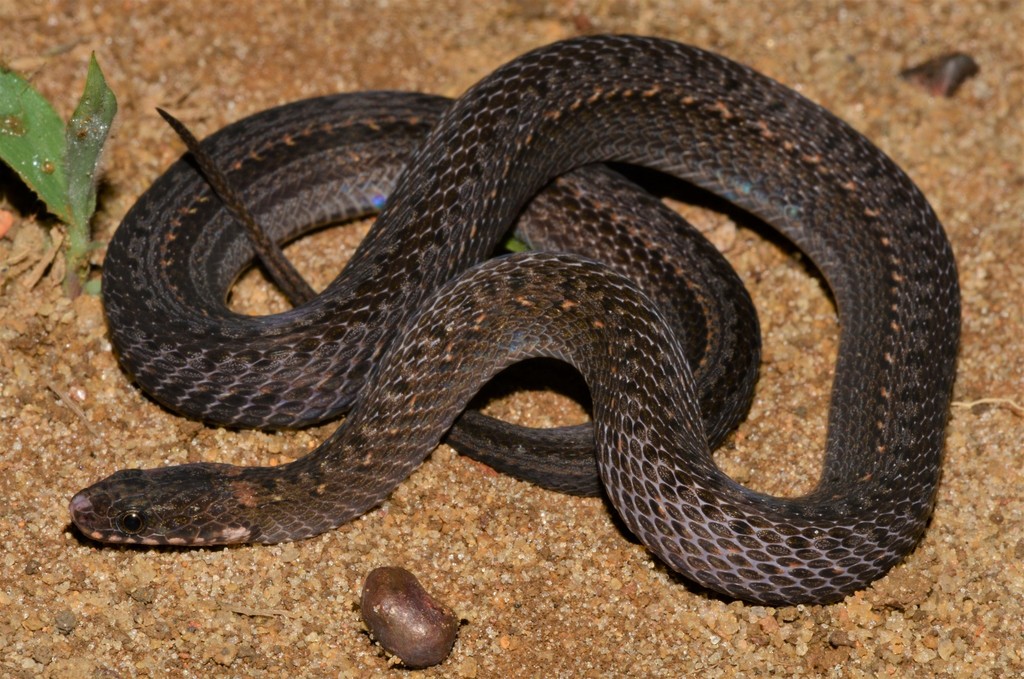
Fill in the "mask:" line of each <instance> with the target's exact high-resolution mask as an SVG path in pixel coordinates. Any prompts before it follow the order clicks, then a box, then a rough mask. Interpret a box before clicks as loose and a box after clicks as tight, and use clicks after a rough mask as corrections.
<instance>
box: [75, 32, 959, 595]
mask: <svg viewBox="0 0 1024 679" xmlns="http://www.w3.org/2000/svg"><path fill="white" fill-rule="evenodd" d="M595 162H621V163H627V164H636V165H641V166H646V167H649V168H652V169H655V170H660V171H662V172H666V173H668V174H671V175H675V176H676V177H678V178H680V179H683V180H685V181H689V182H692V183H694V184H696V185H698V186H701V187H703V188H705V189H707V190H710V191H712V192H715V193H717V194H719V195H721V196H723V197H724V198H726V199H728V200H730V201H732V202H734V203H735V204H736V205H738V206H740V207H742V208H743V209H745V210H748V211H750V212H752V213H753V214H755V215H757V216H759V217H761V218H762V219H764V220H765V221H766V222H768V223H769V224H771V225H772V226H773V227H775V228H776V229H778V230H779V231H780V232H781V233H782V234H783V235H785V236H786V237H787V238H789V239H790V240H791V241H793V242H794V243H795V244H796V245H797V247H799V248H800V249H801V250H802V251H803V252H804V253H805V254H806V255H807V256H808V257H809V258H810V259H811V260H812V261H813V262H814V263H815V264H816V265H817V267H818V269H819V270H820V271H821V273H822V275H823V276H824V277H825V279H826V281H827V282H828V284H829V286H830V288H831V290H832V293H833V295H834V297H835V300H836V305H837V308H838V312H839V318H840V325H841V330H840V346H839V355H838V359H837V366H836V373H835V379H834V382H833V391H832V397H831V405H830V412H829V422H828V437H827V441H826V450H825V456H824V467H823V471H822V475H821V478H820V480H819V482H818V484H817V486H816V487H815V489H814V490H813V491H811V492H810V493H808V494H807V495H805V496H802V497H798V498H776V497H771V496H767V495H764V494H761V493H757V492H754V491H751V490H750V489H747V488H745V487H743V486H741V485H739V484H737V483H736V482H735V481H733V480H732V479H730V478H729V477H728V476H726V475H725V474H724V473H722V472H721V471H720V470H719V469H718V467H717V466H716V465H715V464H714V461H713V459H712V457H711V454H710V449H709V446H708V442H707V437H706V434H705V427H704V423H703V421H702V419H701V417H702V416H701V411H700V404H699V403H698V401H697V397H696V386H695V383H694V381H693V375H692V373H691V371H690V369H689V367H688V365H687V362H686V358H685V354H684V351H683V350H682V348H681V346H680V340H679V339H678V338H675V337H674V336H673V335H672V334H671V331H670V330H669V329H668V328H667V321H666V319H665V316H664V314H663V312H662V311H661V310H660V309H659V308H658V307H657V306H656V305H655V304H654V303H652V302H651V301H650V299H649V297H648V296H647V295H646V294H644V293H643V292H642V291H639V290H638V289H637V288H636V285H635V284H634V283H632V282H631V281H630V280H628V279H626V278H623V277H622V276H620V275H618V274H616V273H613V272H609V271H607V269H606V268H604V267H602V266H599V265H596V264H595V263H593V262H590V261H588V260H586V259H584V258H580V257H579V256H577V255H559V254H546V253H528V254H523V255H516V256H511V257H506V258H501V259H499V260H494V261H490V262H485V263H483V264H479V265H476V266H475V267H473V268H472V269H470V270H469V271H468V272H466V273H464V274H462V275H461V276H458V277H456V278H455V279H454V280H434V276H433V275H432V272H433V271H434V270H435V269H434V267H435V266H437V265H438V264H439V262H440V261H441V260H442V259H444V257H445V254H444V253H445V252H446V250H447V249H451V248H457V249H459V250H460V251H461V250H465V251H474V252H475V253H476V255H475V258H476V259H483V258H484V256H485V255H486V251H487V250H488V248H487V247H485V246H482V245H480V244H479V243H478V242H477V241H476V240H474V238H475V236H477V235H478V234H481V233H488V234H490V233H501V232H503V231H504V230H505V229H506V228H507V227H508V226H509V225H510V224H511V222H512V221H513V220H514V219H515V218H516V215H517V214H518V213H519V211H520V209H521V208H522V206H523V205H524V204H525V202H526V201H527V200H528V199H529V198H530V197H531V196H533V195H534V194H536V193H537V191H538V190H540V189H541V188H542V187H543V186H545V185H546V184H547V183H548V182H549V181H550V180H551V179H552V178H553V177H556V176H558V175H560V174H563V173H565V172H567V171H569V170H571V169H573V168H576V167H580V166H582V165H585V164H589V163H595ZM425 224H426V225H430V226H431V227H432V228H433V227H435V226H437V227H439V228H440V229H441V231H442V232H443V233H444V234H445V235H446V238H445V239H443V240H444V242H439V241H441V240H442V239H436V240H435V239H433V238H432V237H430V236H422V237H419V238H418V241H417V242H418V243H419V244H422V245H423V246H424V249H423V251H422V252H418V255H417V256H418V257H419V258H420V264H421V266H420V267H419V273H418V275H417V276H415V281H414V283H415V284H416V285H426V286H427V287H428V288H430V289H431V290H434V291H435V292H432V293H431V294H430V295H428V296H427V298H426V301H425V303H424V304H422V305H421V306H419V307H418V308H417V309H416V310H415V311H414V312H412V314H411V315H410V316H409V317H407V318H406V320H405V321H404V322H403V324H402V330H401V331H400V332H399V333H397V336H396V339H395V340H394V341H393V342H391V343H390V344H388V346H387V347H386V348H385V349H383V350H382V351H381V352H380V354H379V360H378V356H375V357H374V360H373V361H372V363H371V364H370V365H367V366H366V367H365V370H366V373H367V374H368V380H367V382H366V386H365V388H364V389H363V390H362V391H361V392H360V393H359V397H358V399H357V401H356V403H355V405H354V408H353V410H352V412H351V413H350V415H349V417H348V418H347V419H346V421H345V423H344V424H343V425H342V426H341V427H340V428H339V429H338V430H337V431H336V433H335V434H334V435H333V436H332V437H331V438H330V439H329V440H328V441H326V442H325V443H324V444H323V445H322V446H321V447H320V448H318V449H317V450H316V451H314V452H313V453H311V454H310V455H308V456H306V457H304V458H301V459H299V460H297V461H295V462H294V463H291V464H289V465H284V466H282V467H276V468H262V467H235V466H230V465H220V464H209V463H199V464H190V465H181V466H177V467H168V468H161V469H152V470H126V471H121V472H117V473H115V474H114V475H112V476H110V477H108V478H107V479H105V480H103V481H101V482H99V483H97V484H95V485H94V486H92V487H90V488H88V489H86V490H84V491H81V492H80V493H79V494H77V495H76V496H75V497H74V498H73V499H72V502H71V512H72V518H73V520H74V521H75V523H76V524H77V525H78V526H79V528H81V529H82V531H83V533H84V534H85V535H87V536H90V537H92V538H95V539H98V540H105V541H111V542H138V543H145V544H221V543H229V542H280V541H284V540H295V539H299V538H303V537H308V536H311V535H316V534H318V533H321V532H323V531H325V530H328V529H330V528H332V527H334V526H337V525H340V524H341V523H344V522H345V521H348V520H350V519H352V518H354V517H355V516H358V515H360V514H361V513H363V512H365V511H367V510H368V509H370V508H372V507H373V506H375V505H377V504H379V503H380V502H381V501H383V499H384V498H386V497H387V495H388V494H389V493H390V492H391V490H392V489H393V488H394V487H395V486H396V485H397V484H398V483H400V482H401V481H402V479H404V478H405V477H406V476H407V475H408V474H409V473H411V471H412V470H413V469H414V468H415V467H416V466H417V465H419V464H420V462H421V461H422V460H423V458H424V457H425V456H426V455H427V454H429V452H430V450H431V449H432V448H433V447H434V446H435V445H436V444H437V442H438V441H439V440H440V438H441V437H442V436H443V434H444V432H445V431H446V430H447V428H448V427H450V426H451V424H452V423H453V422H454V420H455V418H456V417H457V415H458V414H459V412H461V410H462V409H463V408H464V407H465V405H466V402H467V401H468V400H469V398H471V396H472V394H474V393H475V392H476V390H477V389H478V388H479V387H480V385H482V384H483V383H484V382H486V381H487V380H488V379H489V378H490V377H491V376H492V375H494V374H495V373H496V372H497V371H498V370H500V369H502V368H503V367H505V366H507V365H509V364H511V363H514V362H516V361H519V360H523V359H525V358H528V357H532V356H538V355H540V356H550V357H554V358H559V359H562V360H565V361H567V362H569V363H570V364H572V365H574V366H575V367H576V368H577V369H578V370H579V371H580V373H581V374H582V375H583V377H584V379H585V381H586V382H587V385H588V387H589V388H590V390H591V397H592V399H593V419H594V438H595V444H596V449H597V460H598V468H599V471H600V477H601V481H602V483H603V484H604V488H605V491H606V492H607V494H608V497H609V499H610V501H611V503H612V504H613V505H614V507H615V508H616V510H617V511H618V512H619V514H620V516H621V517H622V519H623V521H624V523H625V524H626V525H627V526H628V528H629V529H630V530H631V531H632V532H633V533H634V534H635V535H636V536H637V537H638V538H639V539H640V540H641V541H642V542H643V544H644V545H646V546H647V548H648V549H650V550H651V551H652V552H653V553H654V554H655V555H657V556H658V557H659V558H660V559H661V560H663V561H664V562H665V563H667V564H668V565H669V566H671V567H672V568H673V569H674V570H677V571H678V572H680V573H682V574H684V575H686V576H687V577H689V578H691V579H692V580H694V581H696V582H698V583H700V584H702V585H704V586H706V587H709V588H711V589H714V590H716V591H719V592H722V593H724V594H726V595H728V596H732V597H736V598H741V599H745V600H748V601H753V602H759V603H766V604H786V603H801V602H807V603H824V602H830V601H835V600H838V599H840V598H841V597H842V596H844V595H845V594H848V593H850V592H852V591H855V590H857V589H860V588H862V587H864V586H865V585H867V584H868V583H870V582H871V581H873V580H874V579H876V578H878V577H880V576H881V575H882V574H884V573H885V572H886V571H887V570H888V569H889V568H891V567H892V566H893V565H894V564H895V563H897V562H898V561H899V560H900V559H902V558H903V557H904V556H905V555H906V554H908V553H909V552H910V551H911V550H912V549H913V548H914V546H915V545H916V543H917V542H918V541H919V539H920V537H921V535H922V534H923V531H924V528H925V525H926V523H927V521H928V518H929V516H930V514H931V509H932V506H933V503H934V498H935V493H936V488H937V485H938V481H939V476H940V470H941V460H942V442H943V433H944V428H945V422H946V415H947V408H948V401H949V396H950V391H951V386H952V381H953V376H954V371H955V358H956V350H957V344H958V339H959V289H958V283H957V274H956V267H955V263H954V259H953V255H952V251H951V248H950V246H949V243H948V241H947V239H946V236H945V234H944V232H943V229H942V226H941V224H940V223H939V221H938V219H937V218H936V216H935V214H934V212H933V211H932V209H931V207H930V206H929V205H928V203H927V201H926V200H925V198H924V197H923V195H922V194H921V192H920V191H919V190H918V189H917V188H916V187H915V186H914V184H913V183H912V182H911V181H910V179H909V178H908V177H907V176H906V175H905V174H904V173H903V172H902V171H901V170H900V169H899V168H898V167H897V166H896V165H895V164H894V163H893V162H892V161H891V160H890V159H889V158H888V157H887V156H885V154H884V153H882V152H881V151H880V150H878V149H877V148H876V147H874V146H873V145H872V144H871V143H870V142H869V141H867V140H866V139H865V138H864V137H862V136H861V135H860V134H858V133H857V132H856V131H854V130H853V129H852V128H850V127H849V126H848V125H846V124H845V123H843V122H842V121H840V120H838V119H837V118H835V117H834V116H833V115H831V114H830V113H828V112H827V111H825V110H824V109H822V108H821V107H819V106H817V105H815V104H813V103H812V102H809V101H807V100H806V99H804V98H803V97H801V96H800V95H798V94H796V93H795V92H793V91H792V90H789V89H787V88H785V87H784V86H782V85H779V84H778V83H776V82H774V81H772V80H770V79H768V78H766V77H764V76H762V75H760V74H758V73H756V72H754V71H752V70H750V69H748V68H746V67H743V66H741V65H738V64H736V63H734V62H732V61H729V60H727V59H725V58H723V57H720V56H717V55H714V54H711V53H708V52H705V51H702V50H699V49H697V48H693V47H689V46H686V45H682V44H679V43H675V42H671V41H667V40H659V39H654V38H638V37H630V36H593V37H587V38H580V39H575V40H569V41H565V42H561V43H556V44H554V45H550V46H548V47H544V48H540V49H538V50H535V51H533V52H530V53H528V54H526V55H524V56H522V57H520V58H518V59H516V60H514V61H512V62H510V63H509V64H507V65H505V66H503V67H502V68H500V69H498V70H497V71H495V72H494V73H493V74H492V75H490V76H488V77H487V78H485V79H484V80H483V81H481V82H480V83H478V84H477V85H476V86H474V87H473V88H472V89H471V90H470V91H469V92H467V93H466V95H464V96H463V97H462V98H460V99H459V100H457V101H456V102H455V103H454V104H453V105H452V106H451V107H450V108H448V109H447V110H446V111H445V113H444V114H443V116H442V118H441V120H440V121H439V123H438V124H437V125H436V126H435V127H434V128H433V129H432V130H431V132H430V134H429V136H428V137H427V139H426V141H425V142H424V143H423V144H422V146H420V147H419V149H418V150H417V151H416V152H415V154H414V155H413V157H412V160H411V161H410V162H409V165H408V167H407V168H406V170H405V171H404V172H403V174H402V175H401V176H400V177H399V179H398V181H397V184H396V187H395V191H394V194H393V195H392V196H391V198H390V199H389V201H388V203H387V205H386V206H385V207H384V209H383V211H382V213H381V215H380V218H379V219H378V223H377V224H376V225H375V228H374V231H373V232H371V234H370V236H368V238H367V240H368V241H369V242H370V243H371V248H368V249H366V250H365V251H364V249H363V248H360V251H359V252H357V253H356V256H355V257H354V258H353V262H351V263H350V265H349V266H350V267H351V266H352V265H353V263H354V264H356V265H357V266H365V267H369V268H370V269H371V270H373V271H383V270H384V268H385V265H387V264H389V263H390V262H391V261H392V260H400V259H401V258H402V256H403V255H402V252H401V251H400V250H399V249H398V248H397V246H396V245H395V243H396V242H398V241H397V240H396V239H394V238H393V237H392V236H391V235H390V234H394V233H408V232H409V231H410V229H412V228H413V225H415V227H416V232H417V233H420V232H423V227H424V225H425ZM426 233H428V234H430V233H434V232H433V231H430V230H427V231H426ZM377 245H379V246H380V249H379V250H377V251H376V252H374V251H373V249H372V247H373V246H377ZM360 253H362V254H360ZM367 253H369V254H367ZM360 287H361V288H366V289H365V290H357V292H368V293H371V294H372V290H370V289H369V288H368V287H367V286H366V285H365V284H363V285H362V286H360ZM343 288H344V285H343V284H340V283H337V282H336V284H332V285H331V286H329V287H328V289H327V290H326V291H325V293H324V294H321V295H320V296H319V297H317V298H316V299H315V300H314V302H313V303H311V304H313V305H316V304H318V303H319V304H320V305H324V306H327V305H329V300H330V299H331V298H332V296H333V295H336V294H338V292H339V291H340V290H342V289H343ZM318 300H319V302H318ZM327 315H328V314H326V313H325V314H323V315H322V316H321V318H320V319H319V320H324V319H325V318H326V317H327Z"/></svg>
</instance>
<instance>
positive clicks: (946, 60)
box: [900, 52, 979, 97]
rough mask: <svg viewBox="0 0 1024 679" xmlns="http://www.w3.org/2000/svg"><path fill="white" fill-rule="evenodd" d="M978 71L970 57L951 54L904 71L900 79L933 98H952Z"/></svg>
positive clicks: (961, 53)
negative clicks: (917, 87)
mask: <svg viewBox="0 0 1024 679" xmlns="http://www.w3.org/2000/svg"><path fill="white" fill-rule="evenodd" d="M978 70H979V69H978V63H977V62H976V61H974V59H972V58H971V57H970V55H967V54H964V53H963V52H953V53H952V54H944V55H942V56H940V57H935V58H934V59H929V60H928V61H926V62H924V63H923V64H921V65H919V66H913V67H911V68H908V69H904V70H902V71H900V77H901V78H903V79H904V80H906V81H907V82H911V83H914V84H915V85H919V86H921V87H923V88H924V89H925V90H926V91H927V92H928V93H929V94H931V95H932V96H933V97H939V96H942V97H952V96H953V95H954V94H955V93H956V91H957V89H958V88H959V87H960V85H962V84H963V82H964V81H965V80H967V79H968V78H970V77H971V76H975V75H977V74H978Z"/></svg>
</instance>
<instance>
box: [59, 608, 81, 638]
mask: <svg viewBox="0 0 1024 679" xmlns="http://www.w3.org/2000/svg"><path fill="white" fill-rule="evenodd" d="M53 622H54V624H55V625H56V626H57V631H58V632H60V633H61V634H63V635H64V636H67V635H69V634H71V633H72V632H73V631H75V627H76V626H77V625H78V618H76V617H75V614H74V613H72V612H71V611H69V610H66V609H65V610H63V611H57V614H56V615H54V616H53Z"/></svg>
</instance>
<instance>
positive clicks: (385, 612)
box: [360, 567, 458, 669]
mask: <svg viewBox="0 0 1024 679" xmlns="http://www.w3.org/2000/svg"><path fill="white" fill-rule="evenodd" d="M360 611H361V612H362V616H363V621H364V622H365V623H366V626H367V627H368V628H369V630H370V634H372V635H373V638H374V639H376V640H377V641H378V642H379V643H380V645H381V646H382V647H383V648H384V650H386V651H387V652H389V653H392V654H394V655H396V656H398V657H399V658H400V659H401V661H402V662H403V663H404V664H405V666H406V667H408V668H410V669H420V668H424V667H430V666H431V665H437V664H438V663H440V662H442V661H443V660H444V659H445V658H447V657H448V654H449V653H451V651H452V646H453V645H454V644H455V633H456V632H457V631H458V620H457V619H456V618H455V616H454V615H453V614H452V613H451V611H449V610H448V609H447V608H446V607H445V606H444V605H443V604H441V603H440V602H438V601H437V600H436V599H434V598H433V597H432V596H430V595H429V594H428V593H427V591H426V590H425V589H423V586H422V585H420V583H419V581H418V580H417V579H416V576H415V575H413V574H412V573H410V572H409V571H407V570H405V569H404V568H388V567H385V568H375V569H374V570H372V571H370V574H369V575H368V576H366V582H365V583H364V584H363V595H362V600H361V601H360Z"/></svg>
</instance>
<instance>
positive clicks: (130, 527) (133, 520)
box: [117, 509, 146, 535]
mask: <svg viewBox="0 0 1024 679" xmlns="http://www.w3.org/2000/svg"><path fill="white" fill-rule="evenodd" d="M145 526H146V519H145V517H144V516H143V515H142V512H140V511H139V510H137V509H129V510H128V511H126V512H124V513H123V514H121V516H119V517H117V529H118V530H119V531H121V532H122V533H126V534H127V535H135V534H136V533H138V532H139V531H141V530H142V529H143V528H144V527H145Z"/></svg>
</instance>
